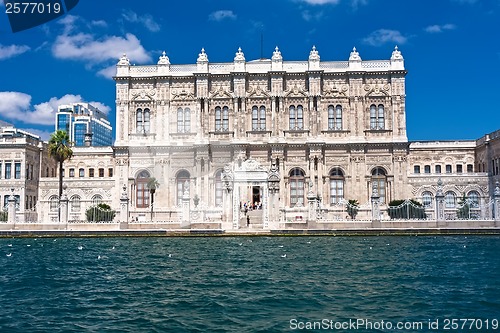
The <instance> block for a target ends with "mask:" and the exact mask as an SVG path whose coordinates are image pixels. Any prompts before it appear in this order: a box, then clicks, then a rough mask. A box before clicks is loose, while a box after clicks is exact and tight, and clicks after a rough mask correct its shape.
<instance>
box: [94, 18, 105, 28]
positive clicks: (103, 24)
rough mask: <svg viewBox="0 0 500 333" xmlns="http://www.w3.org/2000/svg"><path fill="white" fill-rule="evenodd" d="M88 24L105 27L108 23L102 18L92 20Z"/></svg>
mask: <svg viewBox="0 0 500 333" xmlns="http://www.w3.org/2000/svg"><path fill="white" fill-rule="evenodd" d="M90 25H91V26H94V27H101V28H106V27H107V26H108V23H107V22H106V21H104V20H93V21H90Z"/></svg>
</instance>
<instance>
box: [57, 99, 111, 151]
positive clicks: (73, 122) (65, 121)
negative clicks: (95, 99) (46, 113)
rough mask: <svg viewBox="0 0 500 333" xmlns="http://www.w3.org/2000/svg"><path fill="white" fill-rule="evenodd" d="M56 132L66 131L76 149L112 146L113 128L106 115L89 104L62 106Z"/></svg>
mask: <svg viewBox="0 0 500 333" xmlns="http://www.w3.org/2000/svg"><path fill="white" fill-rule="evenodd" d="M56 130H65V131H66V132H68V134H69V136H70V140H71V141H72V142H74V145H75V146H76V147H84V146H111V145H112V143H113V137H112V127H111V124H110V122H109V121H108V119H107V116H106V114H104V113H103V112H102V111H100V110H99V109H98V108H96V107H94V106H92V105H91V104H89V103H73V104H71V105H61V106H59V108H58V111H57V114H56Z"/></svg>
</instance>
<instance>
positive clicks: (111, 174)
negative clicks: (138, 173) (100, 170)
mask: <svg viewBox="0 0 500 333" xmlns="http://www.w3.org/2000/svg"><path fill="white" fill-rule="evenodd" d="M108 177H113V168H109V169H108Z"/></svg>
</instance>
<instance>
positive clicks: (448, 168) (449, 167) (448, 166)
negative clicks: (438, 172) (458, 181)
mask: <svg viewBox="0 0 500 333" xmlns="http://www.w3.org/2000/svg"><path fill="white" fill-rule="evenodd" d="M446 173H451V164H446Z"/></svg>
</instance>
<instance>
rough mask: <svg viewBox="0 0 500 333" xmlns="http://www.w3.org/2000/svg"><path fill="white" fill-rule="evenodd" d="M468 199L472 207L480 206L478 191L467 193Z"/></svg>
mask: <svg viewBox="0 0 500 333" xmlns="http://www.w3.org/2000/svg"><path fill="white" fill-rule="evenodd" d="M467 199H468V200H469V204H470V207H471V208H479V193H478V192H477V191H470V192H469V193H468V194H467Z"/></svg>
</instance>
